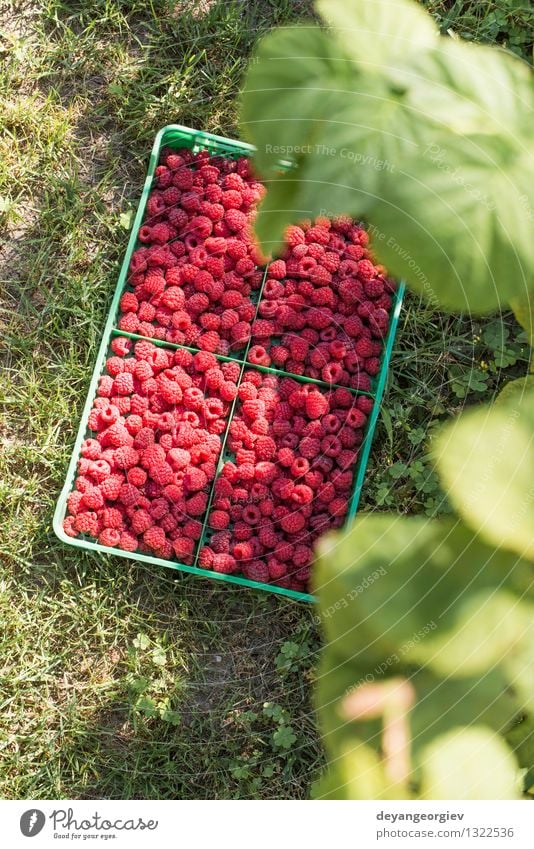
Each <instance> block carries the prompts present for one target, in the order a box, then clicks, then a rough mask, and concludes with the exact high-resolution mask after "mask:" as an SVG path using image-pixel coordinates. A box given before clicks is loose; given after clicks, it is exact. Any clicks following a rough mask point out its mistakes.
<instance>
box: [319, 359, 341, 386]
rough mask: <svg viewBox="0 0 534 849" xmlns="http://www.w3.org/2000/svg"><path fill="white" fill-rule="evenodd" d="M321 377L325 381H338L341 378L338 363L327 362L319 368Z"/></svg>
mask: <svg viewBox="0 0 534 849" xmlns="http://www.w3.org/2000/svg"><path fill="white" fill-rule="evenodd" d="M321 377H322V379H323V380H324V381H326V383H339V382H340V381H341V380H342V379H343V368H342V367H341V365H340V364H339V363H336V362H332V363H328V364H327V365H326V366H323V368H322V369H321Z"/></svg>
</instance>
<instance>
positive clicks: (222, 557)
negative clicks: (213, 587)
mask: <svg viewBox="0 0 534 849" xmlns="http://www.w3.org/2000/svg"><path fill="white" fill-rule="evenodd" d="M212 569H213V570H214V571H215V572H220V573H221V574H223V575H231V574H232V573H233V572H235V571H236V569H237V563H236V559H235V557H232V555H231V554H226V553H224V552H222V553H221V554H214V556H213V562H212Z"/></svg>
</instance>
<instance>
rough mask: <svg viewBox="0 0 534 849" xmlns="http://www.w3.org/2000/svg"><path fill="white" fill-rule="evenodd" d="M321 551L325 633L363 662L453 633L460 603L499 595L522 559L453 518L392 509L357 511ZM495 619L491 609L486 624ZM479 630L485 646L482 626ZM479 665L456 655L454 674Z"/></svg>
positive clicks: (340, 651) (318, 573) (342, 652)
mask: <svg viewBox="0 0 534 849" xmlns="http://www.w3.org/2000/svg"><path fill="white" fill-rule="evenodd" d="M318 553H319V562H318V566H317V568H316V570H315V589H316V591H317V592H318V594H319V599H320V609H321V612H322V615H323V622H324V630H325V633H326V637H327V640H328V641H329V643H330V644H331V645H332V647H333V648H334V650H335V651H336V653H337V655H339V656H341V657H346V658H347V659H351V660H352V661H353V662H356V664H357V665H359V666H360V667H362V666H365V667H367V668H369V667H373V666H374V665H375V663H380V662H381V661H382V660H383V659H384V658H387V657H389V656H391V655H393V656H394V655H395V654H399V652H401V653H402V654H403V656H404V657H409V656H410V654H411V652H412V651H413V650H414V649H413V648H412V646H413V644H414V641H415V645H420V644H423V643H424V641H425V640H427V639H430V638H433V639H436V638H437V637H438V636H441V635H444V634H452V633H453V631H454V629H455V628H456V627H458V626H459V625H461V624H462V623H463V621H464V612H463V610H464V605H469V600H470V599H472V598H475V597H480V596H481V594H486V595H489V596H490V597H491V594H492V593H495V595H496V597H497V598H500V597H501V595H500V593H501V592H502V591H500V590H499V588H500V586H501V584H502V582H503V580H504V578H505V577H506V575H507V574H509V573H510V572H511V571H513V570H514V569H515V568H517V566H518V565H519V558H518V557H516V556H515V555H514V554H512V553H510V552H508V551H505V550H504V549H501V550H496V549H494V548H493V547H492V546H489V545H486V544H485V543H484V542H483V541H482V540H481V539H480V538H479V537H477V536H476V535H475V534H473V533H472V532H471V531H470V530H469V529H468V528H466V527H465V526H464V525H462V524H461V523H460V522H459V521H458V520H455V519H439V520H433V521H429V520H428V519H426V518H424V517H400V516H397V515H394V514H393V515H392V514H383V515H362V516H360V517H359V518H358V519H356V521H355V522H354V524H353V525H352V526H351V527H350V528H349V530H348V531H346V532H344V533H338V534H331V535H328V536H327V537H325V538H323V539H322V540H321V541H320V543H319V545H318ZM373 576H375V577H374V579H373ZM466 582H467V586H466ZM493 623H494V613H493V611H489V610H488V618H487V624H488V626H489V627H490V629H492V628H493ZM518 630H519V632H520V633H521V632H522V631H521V622H518ZM476 637H477V639H479V640H480V641H481V642H480V649H481V651H482V648H483V642H484V641H485V639H486V634H484V633H483V629H482V631H481V632H479V631H477V633H476ZM507 639H508V638H507ZM503 645H504V644H503ZM506 645H509V641H508V642H507V643H506ZM501 648H502V646H501ZM472 649H473V650H476V645H473V646H472ZM484 664H485V658H484V659H483V660H481V662H480V664H479V666H478V669H480V670H481V669H484V668H485V665H484ZM476 669H477V667H476V666H474V665H473V661H472V659H471V658H470V659H469V665H468V668H467V667H466V669H464V668H463V661H462V659H461V658H460V659H459V663H458V667H457V670H456V674H457V675H463V674H472V673H473V672H474V671H475V670H476Z"/></svg>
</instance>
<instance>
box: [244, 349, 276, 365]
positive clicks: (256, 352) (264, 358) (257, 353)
mask: <svg viewBox="0 0 534 849" xmlns="http://www.w3.org/2000/svg"><path fill="white" fill-rule="evenodd" d="M248 360H249V362H251V363H254V365H258V366H269V365H270V363H271V358H270V356H269V354H268V353H267V351H266V349H265V348H264V346H263V345H253V346H252V347H251V348H250V349H249V352H248Z"/></svg>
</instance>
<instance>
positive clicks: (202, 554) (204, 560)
mask: <svg viewBox="0 0 534 849" xmlns="http://www.w3.org/2000/svg"><path fill="white" fill-rule="evenodd" d="M214 557H215V553H214V552H213V551H212V549H211V548H209V546H207V545H204V546H203V547H202V548H201V549H200V551H199V553H198V565H199V566H200V568H201V569H212V568H213V560H214Z"/></svg>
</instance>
